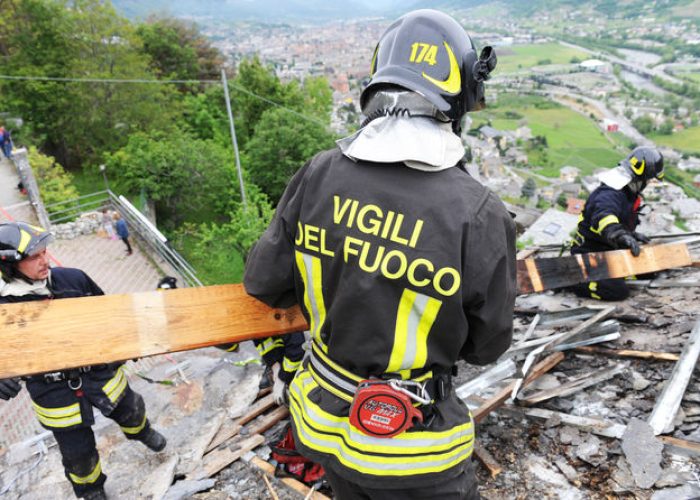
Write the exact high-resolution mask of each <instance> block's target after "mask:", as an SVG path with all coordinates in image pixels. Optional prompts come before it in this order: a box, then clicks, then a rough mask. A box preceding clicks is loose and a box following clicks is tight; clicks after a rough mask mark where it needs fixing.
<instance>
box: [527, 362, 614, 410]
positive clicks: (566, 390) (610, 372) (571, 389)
mask: <svg viewBox="0 0 700 500" xmlns="http://www.w3.org/2000/svg"><path fill="white" fill-rule="evenodd" d="M626 368H627V367H626V366H624V365H619V366H614V367H612V368H603V369H602V370H598V371H597V372H594V373H587V374H586V375H583V376H581V377H578V378H576V379H574V380H571V381H569V382H567V383H564V384H562V385H560V386H558V387H554V388H553V389H544V390H541V391H537V392H535V393H534V394H530V395H528V396H525V397H521V398H519V401H520V403H522V404H524V405H525V406H530V405H533V404H536V403H541V402H542V401H546V400H548V399H552V398H560V397H564V396H570V395H572V394H575V393H577V392H579V391H582V390H583V389H586V388H588V387H590V386H592V385H596V384H599V383H600V382H603V381H605V380H608V379H611V378H613V377H614V376H615V375H618V374H619V373H621V372H622V371H623V370H625V369H626Z"/></svg>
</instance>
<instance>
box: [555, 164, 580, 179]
mask: <svg viewBox="0 0 700 500" xmlns="http://www.w3.org/2000/svg"><path fill="white" fill-rule="evenodd" d="M579 175H581V170H579V169H578V168H576V167H572V166H566V167H561V168H560V169H559V179H561V181H562V182H575V181H576V178H577V177H578V176H579Z"/></svg>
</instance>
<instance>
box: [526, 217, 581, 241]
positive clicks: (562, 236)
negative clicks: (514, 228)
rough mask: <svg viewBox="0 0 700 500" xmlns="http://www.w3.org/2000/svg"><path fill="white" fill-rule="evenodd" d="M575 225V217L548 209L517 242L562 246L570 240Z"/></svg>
mask: <svg viewBox="0 0 700 500" xmlns="http://www.w3.org/2000/svg"><path fill="white" fill-rule="evenodd" d="M577 225H578V216H577V215H573V214H567V213H566V212H560V211H559V210H557V209H555V208H550V209H549V210H547V211H546V212H545V213H544V214H542V217H540V218H539V219H537V221H536V222H535V223H534V224H533V225H532V226H530V227H529V228H528V230H527V231H525V232H524V233H523V234H522V236H520V238H518V240H519V241H522V242H532V244H534V245H550V244H557V245H562V244H564V243H566V242H567V241H568V240H569V239H570V238H571V233H572V231H574V230H575V229H576V226H577Z"/></svg>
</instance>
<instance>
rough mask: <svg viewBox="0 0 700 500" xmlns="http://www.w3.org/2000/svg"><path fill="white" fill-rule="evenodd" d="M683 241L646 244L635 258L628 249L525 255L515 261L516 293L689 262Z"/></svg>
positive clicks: (641, 272) (634, 273)
mask: <svg viewBox="0 0 700 500" xmlns="http://www.w3.org/2000/svg"><path fill="white" fill-rule="evenodd" d="M692 262H693V261H692V259H691V257H690V252H689V251H688V246H687V245H686V244H685V243H668V244H665V245H645V246H643V247H642V250H641V253H640V254H639V256H638V257H634V256H633V255H632V252H630V251H629V250H613V251H610V252H592V253H586V254H579V255H570V256H566V257H555V258H548V259H534V258H527V259H524V260H519V261H518V262H517V274H518V293H521V294H525V293H532V292H541V291H544V290H550V289H552V288H562V287H566V286H571V285H575V284H577V283H586V282H589V281H597V280H602V279H608V278H624V277H626V276H633V275H637V274H644V273H650V272H654V271H660V270H662V269H671V268H674V267H684V266H690V265H692Z"/></svg>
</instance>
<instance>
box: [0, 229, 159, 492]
mask: <svg viewBox="0 0 700 500" xmlns="http://www.w3.org/2000/svg"><path fill="white" fill-rule="evenodd" d="M52 240H53V236H52V235H51V233H49V232H48V231H45V230H44V229H42V228H39V227H36V226H31V225H29V224H25V223H23V222H12V223H6V224H0V273H1V276H0V277H1V278H2V279H0V304H7V303H13V302H27V301H33V300H47V299H64V298H71V297H88V296H93V295H104V292H103V291H102V290H101V289H100V287H99V286H97V284H96V283H95V282H94V281H92V279H90V277H89V276H88V275H87V274H85V273H84V272H83V271H81V270H79V269H70V268H64V267H60V268H55V269H52V268H50V267H49V259H48V254H47V251H46V246H47V245H48V244H49V243H50V242H51V241H52ZM121 365H122V363H109V364H104V365H93V366H85V367H81V368H76V369H71V370H64V371H59V372H52V373H43V374H39V375H33V376H31V377H28V378H27V379H26V385H27V390H28V391H29V395H30V396H31V398H32V406H33V408H34V412H35V413H36V416H37V418H38V419H39V422H40V423H41V425H42V426H43V427H45V428H46V429H48V430H50V431H52V432H53V435H54V437H55V438H56V442H57V443H58V448H59V450H60V451H61V456H62V457H63V467H64V469H65V474H66V477H67V478H68V480H69V481H70V483H71V485H72V486H73V491H74V492H75V495H76V496H77V497H79V498H89V499H92V500H98V499H103V498H106V496H105V492H104V487H103V485H104V482H105V480H106V479H107V476H106V475H105V474H104V472H103V471H102V465H101V463H100V456H99V454H98V452H97V448H96V446H95V435H94V433H93V431H92V425H93V424H94V423H95V420H94V416H93V413H92V408H93V407H95V408H97V409H99V410H100V411H101V412H102V414H103V415H104V416H106V417H108V418H110V419H112V420H114V421H115V422H116V423H117V424H119V427H120V428H121V430H122V432H124V435H125V436H126V438H127V439H135V440H137V441H141V442H142V443H143V444H145V445H146V446H147V447H148V448H150V449H151V450H153V451H161V450H163V449H164V448H165V445H166V440H165V437H163V435H162V434H160V433H159V432H157V431H156V430H155V429H153V428H152V427H151V425H150V422H149V421H148V418H146V408H145V405H144V402H143V398H142V397H141V396H140V395H139V394H138V393H136V392H134V391H133V390H131V387H129V384H128V382H127V380H126V375H125V374H124V371H123V370H122V367H121ZM20 390H21V385H20V383H19V381H18V380H16V379H4V380H0V399H5V400H7V399H11V398H13V397H15V396H16V395H17V394H18V393H19V391H20ZM47 496H50V494H47Z"/></svg>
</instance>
